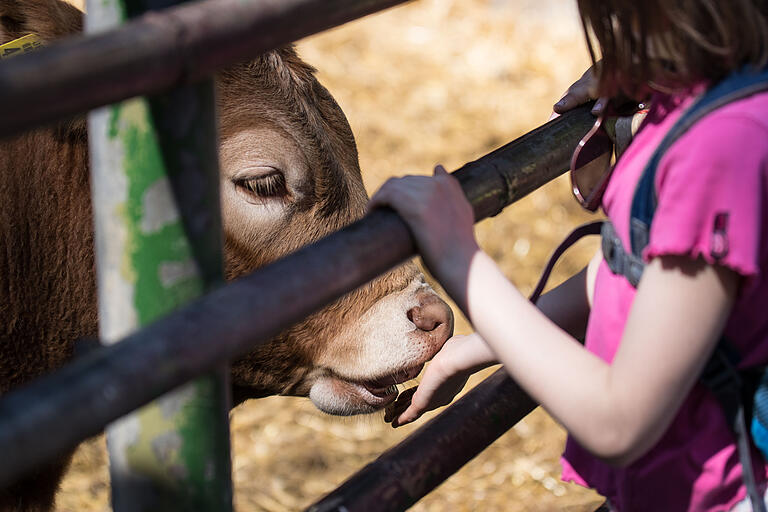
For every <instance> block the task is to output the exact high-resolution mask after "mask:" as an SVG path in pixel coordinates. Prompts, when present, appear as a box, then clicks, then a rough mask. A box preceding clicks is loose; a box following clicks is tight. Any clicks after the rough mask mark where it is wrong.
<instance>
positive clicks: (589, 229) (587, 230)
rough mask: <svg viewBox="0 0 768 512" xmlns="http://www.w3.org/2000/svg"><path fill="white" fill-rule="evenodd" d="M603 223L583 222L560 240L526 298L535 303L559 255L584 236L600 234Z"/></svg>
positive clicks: (600, 221)
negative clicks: (531, 291)
mask: <svg viewBox="0 0 768 512" xmlns="http://www.w3.org/2000/svg"><path fill="white" fill-rule="evenodd" d="M604 224H605V222H604V221H602V220H599V221H596V222H590V223H589V224H583V225H581V226H579V227H577V228H576V229H574V230H573V231H571V234H569V235H568V236H567V237H566V238H565V240H563V241H562V242H560V245H558V246H557V248H556V249H555V252H554V253H552V256H550V257H549V261H547V266H546V267H544V271H543V272H542V273H541V277H540V278H539V282H538V284H537V285H536V288H534V290H533V293H532V294H531V296H530V297H529V299H528V300H530V301H531V302H533V303H534V304H536V302H537V301H538V300H539V297H541V292H543V291H544V287H545V286H546V285H547V281H548V280H549V275H550V274H551V273H552V269H553V268H555V263H557V260H559V259H560V256H562V255H563V253H564V252H565V251H566V250H568V248H570V247H571V246H572V245H573V244H575V243H576V242H578V241H579V240H581V239H582V238H584V237H585V236H589V235H598V234H600V228H601V227H602V226H603V225H604Z"/></svg>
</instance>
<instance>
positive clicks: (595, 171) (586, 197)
mask: <svg viewBox="0 0 768 512" xmlns="http://www.w3.org/2000/svg"><path fill="white" fill-rule="evenodd" d="M612 156H613V141H612V140H611V138H610V137H609V136H608V134H607V133H605V130H603V129H601V128H599V127H596V129H594V130H593V132H592V133H590V134H588V135H587V136H586V137H585V138H584V140H583V141H582V143H581V144H580V145H579V148H578V149H577V150H576V153H574V155H573V159H572V161H571V181H572V183H573V192H574V194H575V195H576V197H577V198H578V199H579V201H580V202H581V204H582V206H584V207H585V208H587V209H589V210H593V211H594V210H596V209H597V207H598V206H599V203H600V199H601V197H602V193H603V190H604V188H605V184H606V179H607V178H608V175H609V174H610V171H611V157H612Z"/></svg>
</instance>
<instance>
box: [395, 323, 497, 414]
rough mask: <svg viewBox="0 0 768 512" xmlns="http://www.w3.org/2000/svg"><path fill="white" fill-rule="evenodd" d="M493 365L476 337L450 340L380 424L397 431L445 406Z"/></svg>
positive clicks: (487, 352)
mask: <svg viewBox="0 0 768 512" xmlns="http://www.w3.org/2000/svg"><path fill="white" fill-rule="evenodd" d="M495 362H496V357H495V356H494V354H493V352H492V351H491V349H490V347H488V345H487V344H486V343H485V341H483V339H482V338H481V337H480V336H478V335H477V334H471V335H469V336H454V337H453V338H451V339H450V340H448V341H447V342H445V345H444V346H443V348H442V349H440V352H438V353H437V355H436V356H435V358H434V359H433V360H432V362H430V363H429V365H428V366H427V369H426V371H425V372H424V377H423V378H422V379H421V383H420V384H419V385H418V387H416V388H412V389H409V390H407V391H404V392H403V393H401V394H400V396H399V397H398V398H397V401H396V402H395V403H394V404H392V405H391V406H390V407H388V408H387V412H386V415H385V416H384V420H385V421H388V422H392V426H393V427H395V428H397V427H399V426H402V425H405V424H407V423H411V422H413V421H416V420H417V419H419V418H420V417H421V415H423V414H424V413H425V412H428V411H431V410H434V409H437V408H438V407H442V406H444V405H448V404H449V403H451V401H453V399H454V397H455V396H456V395H457V394H459V392H460V391H461V390H462V389H464V386H465V385H466V383H467V379H469V376H470V375H472V374H473V373H475V372H477V371H480V370H482V369H483V368H485V367H487V366H490V365H491V364H494V363H495Z"/></svg>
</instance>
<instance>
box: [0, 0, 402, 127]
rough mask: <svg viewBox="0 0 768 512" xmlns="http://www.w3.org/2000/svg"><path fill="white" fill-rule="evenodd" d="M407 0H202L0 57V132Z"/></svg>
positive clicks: (203, 71)
mask: <svg viewBox="0 0 768 512" xmlns="http://www.w3.org/2000/svg"><path fill="white" fill-rule="evenodd" d="M406 1H407V0H202V1H199V2H192V3H189V4H185V5H181V6H178V7H172V8H169V9H166V10H163V11H159V12H150V13H147V14H145V15H143V16H141V17H139V18H137V19H135V20H134V21H131V22H129V23H127V24H125V25H123V26H122V27H120V28H118V29H114V30H112V31H109V32H105V33H102V34H98V35H91V36H79V37H74V38H71V39H68V40H62V41H57V42H55V43H54V44H52V45H51V46H49V47H47V48H43V49H41V50H39V51H38V52H35V53H31V54H28V55H24V56H23V58H16V59H8V60H6V61H3V63H2V65H0V112H2V116H0V137H5V136H8V135H12V134H14V133H18V132H19V131H22V130H25V129H29V128H33V127H35V126H38V125H41V124H44V123H47V122H51V121H55V120H58V119H63V118H67V117H70V116H73V115H75V114H78V113H81V112H85V111H86V110H90V109H92V108H95V107H99V106H102V105H107V104H110V103H115V102H117V101H120V100H124V99H126V98H131V97H134V96H140V95H151V94H156V93H159V92H165V91H168V90H170V89H172V88H173V87H176V86H180V85H184V84H189V83H193V82H195V81H197V80H199V79H201V78H203V77H206V76H209V75H211V74H212V73H214V72H216V71H217V70H220V69H222V68H225V67H227V66H229V65H232V64H234V63H236V62H238V61H243V60H245V59H248V58H252V57H255V56H256V55H258V54H260V53H262V52H264V51H267V50H271V49H274V48H277V47H279V46H282V45H285V44H288V43H291V42H292V41H296V40H298V39H301V38H303V37H306V36H309V35H312V34H315V33H318V32H321V31H323V30H326V29H329V28H332V27H335V26H338V25H341V24H343V23H346V22H348V21H352V20H354V19H357V18H361V17H363V16H366V15H368V14H371V13H374V12H377V11H380V10H383V9H386V8H389V7H392V6H394V5H398V4H402V3H405V2H406Z"/></svg>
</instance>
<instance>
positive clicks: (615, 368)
mask: <svg viewBox="0 0 768 512" xmlns="http://www.w3.org/2000/svg"><path fill="white" fill-rule="evenodd" d="M467 277H468V278H467V286H466V288H465V289H463V290H449V293H450V292H451V291H455V292H458V293H465V294H466V297H467V300H466V303H467V305H468V316H469V317H470V319H471V321H472V322H473V324H474V326H475V328H476V329H477V331H478V333H479V334H480V335H481V336H482V337H483V338H484V339H485V340H486V342H487V343H488V344H489V345H490V347H491V349H492V350H493V351H494V352H495V353H496V355H497V356H498V358H499V360H500V361H502V362H503V363H504V365H505V366H506V368H507V371H509V373H510V374H511V375H512V376H514V378H515V379H516V381H517V382H518V383H519V384H520V385H521V386H522V387H523V388H524V389H525V390H526V391H528V393H529V394H530V395H531V396H532V397H533V398H534V399H536V400H537V401H539V402H540V403H542V404H543V405H544V407H545V408H546V409H547V410H548V411H549V412H550V413H551V414H552V415H553V416H554V417H555V418H556V419H558V421H560V422H561V423H562V424H563V425H564V426H565V427H566V428H567V430H568V431H569V432H570V433H571V435H573V436H574V437H575V438H576V439H577V440H578V441H579V443H580V444H582V446H584V447H585V448H587V449H588V450H590V451H591V452H593V453H594V454H595V455H597V456H599V457H601V458H603V459H606V460H608V461H610V462H613V463H617V464H626V463H629V462H631V461H633V460H634V459H636V458H637V457H638V456H640V455H642V454H643V453H644V452H645V451H647V450H648V449H649V448H650V447H651V446H653V444H655V443H656V441H658V439H659V438H660V437H661V435H662V434H663V433H664V431H665V430H666V429H667V427H668V426H669V424H670V422H671V421H672V419H673V418H674V415H675V413H676V411H677V409H678V408H679V407H680V404H681V403H682V401H683V400H684V398H685V397H686V395H687V394H688V393H689V392H690V389H691V387H692V386H693V384H694V383H695V382H696V380H697V379H698V377H699V375H700V374H701V371H702V370H703V368H704V365H705V364H706V362H707V360H708V359H709V357H710V355H711V353H712V351H713V349H714V347H715V345H716V344H717V341H718V340H719V338H720V333H721V332H722V330H723V328H724V326H725V321H726V319H727V318H728V315H729V313H730V310H731V307H732V305H733V300H734V297H735V295H736V288H737V284H738V277H737V275H736V274H735V273H734V272H732V271H730V270H726V269H724V268H721V267H713V266H710V265H706V264H705V263H704V262H702V261H697V260H692V259H690V258H686V257H676V256H668V257H661V258H656V259H654V260H653V261H652V262H651V263H650V264H649V265H648V267H647V268H646V270H645V273H644V275H643V279H642V281H641V283H640V287H639V289H638V292H637V295H636V297H635V301H634V304H633V306H632V310H631V312H630V315H629V319H628V321H627V324H626V327H625V329H624V333H623V336H622V340H621V344H620V346H619V349H618V352H617V353H616V356H615V358H614V360H613V362H612V363H611V364H609V363H606V362H604V361H603V360H601V359H600V358H598V357H597V356H595V355H593V354H591V353H590V352H588V351H586V350H584V349H583V348H582V347H580V346H578V345H576V344H574V343H573V342H572V338H571V337H570V336H568V334H566V333H565V332H563V331H562V330H560V329H559V328H557V327H556V326H555V325H553V324H552V322H550V321H549V320H548V319H547V318H546V317H545V316H544V315H543V314H541V313H540V312H539V311H537V310H536V309H535V308H533V307H532V306H531V305H530V304H529V303H528V302H527V301H526V300H525V299H524V297H522V296H521V295H520V294H519V292H518V291H517V290H516V289H515V288H514V286H512V285H511V284H510V283H509V282H508V281H506V279H504V278H503V275H502V274H501V272H500V271H499V270H498V268H497V267H496V265H495V264H494V263H493V261H492V260H491V259H490V258H489V257H488V256H487V255H486V254H484V253H482V252H477V253H476V254H475V256H474V257H473V258H472V261H471V262H470V263H469V265H468V267H467ZM509 318H517V319H518V321H517V322H516V323H515V328H514V329H509V327H508V319H509Z"/></svg>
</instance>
